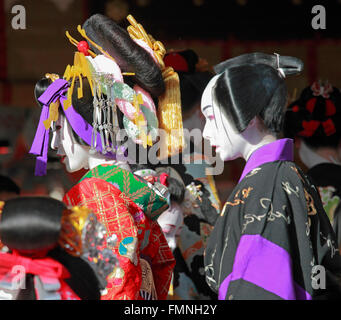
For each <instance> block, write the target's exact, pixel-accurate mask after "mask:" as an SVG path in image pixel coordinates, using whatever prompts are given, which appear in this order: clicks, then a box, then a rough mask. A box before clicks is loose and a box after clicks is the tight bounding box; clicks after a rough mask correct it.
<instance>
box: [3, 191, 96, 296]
mask: <svg viewBox="0 0 341 320" xmlns="http://www.w3.org/2000/svg"><path fill="white" fill-rule="evenodd" d="M65 209H66V207H65V205H64V204H63V202H61V201H58V200H55V199H52V198H48V197H20V198H15V199H11V200H8V201H6V202H5V205H4V207H3V210H2V214H1V221H0V239H1V242H2V243H3V244H4V245H5V246H6V247H8V248H9V250H16V251H18V252H19V253H20V254H22V255H27V256H31V257H34V256H37V257H40V256H41V255H43V256H44V255H47V256H49V257H51V258H53V259H55V260H57V261H59V262H60V263H61V264H63V265H64V266H65V268H66V269H67V270H68V271H69V273H70V275H71V277H70V278H69V279H66V280H65V282H66V283H68V285H69V286H70V287H71V289H72V290H73V291H74V292H75V293H76V294H77V295H78V296H79V297H80V298H81V299H86V300H98V299H100V285H99V281H98V279H97V277H96V275H95V273H94V271H93V269H92V268H91V266H90V265H89V264H88V263H87V262H86V261H84V260H83V259H81V258H77V257H73V256H71V255H69V254H68V253H66V252H65V251H64V250H63V249H62V248H61V247H60V246H58V239H59V234H60V232H61V218H62V212H63V210H65ZM46 252H48V253H47V254H46ZM18 299H36V296H35V289H34V284H33V276H32V275H27V277H26V289H23V290H22V292H20V293H19V296H18Z"/></svg>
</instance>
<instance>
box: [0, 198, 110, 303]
mask: <svg viewBox="0 0 341 320" xmlns="http://www.w3.org/2000/svg"><path fill="white" fill-rule="evenodd" d="M0 217H1V219H0V300H99V299H100V297H101V290H104V289H105V287H106V277H107V276H108V275H109V273H110V272H111V269H113V268H114V267H115V266H116V265H117V259H116V257H115V255H114V254H113V253H112V250H110V249H108V248H106V247H107V246H106V239H105V233H106V230H105V228H104V226H103V225H102V224H100V223H99V222H98V220H97V219H96V216H95V215H94V214H93V213H92V212H91V211H90V210H89V209H87V208H84V207H71V208H67V207H66V206H65V204H64V203H63V202H61V201H58V200H56V199H52V198H49V197H19V198H14V199H9V200H7V201H6V202H2V203H1V205H0ZM112 244H113V243H112Z"/></svg>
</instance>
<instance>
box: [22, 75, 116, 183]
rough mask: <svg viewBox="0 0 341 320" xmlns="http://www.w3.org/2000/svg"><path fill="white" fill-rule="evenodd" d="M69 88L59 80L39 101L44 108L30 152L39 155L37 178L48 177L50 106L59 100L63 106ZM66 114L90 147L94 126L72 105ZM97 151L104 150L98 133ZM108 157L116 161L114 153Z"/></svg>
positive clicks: (73, 127) (64, 82)
mask: <svg viewBox="0 0 341 320" xmlns="http://www.w3.org/2000/svg"><path fill="white" fill-rule="evenodd" d="M68 88H69V83H68V82H67V81H66V80H64V79H57V80H55V81H54V82H53V83H51V84H50V86H49V87H48V88H47V89H46V91H45V92H44V93H43V94H42V95H41V96H40V97H39V99H38V100H39V101H40V102H41V103H42V104H43V108H42V111H41V114H40V119H39V123H38V127H37V131H36V134H35V137H34V140H33V143H32V146H31V150H30V151H29V153H31V154H34V155H37V159H36V166H35V172H34V174H35V175H36V176H44V175H46V165H47V153H48V145H49V132H50V128H49V129H47V130H46V128H45V126H44V123H43V122H44V121H45V120H47V119H48V117H49V105H50V104H51V103H53V102H56V101H57V100H58V99H59V100H60V103H61V105H62V106H63V104H64V101H65V100H66V99H67V98H66V93H67V90H68ZM64 113H65V116H66V118H67V120H68V122H69V124H70V125H71V127H72V129H73V130H74V131H75V133H76V134H77V135H78V136H79V137H80V138H82V139H83V140H84V141H85V142H86V143H87V144H88V145H91V135H92V126H91V125H90V124H88V123H87V122H86V121H85V120H84V119H83V118H82V116H81V115H80V114H79V113H78V112H76V110H75V109H74V108H73V106H72V105H71V106H70V107H69V108H68V109H67V110H64ZM96 150H97V151H98V152H100V153H101V152H102V150H103V148H102V143H101V137H100V134H99V133H98V132H97V146H96ZM106 156H108V157H111V158H114V159H116V155H115V154H113V153H107V154H106Z"/></svg>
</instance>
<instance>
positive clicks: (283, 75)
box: [274, 52, 285, 79]
mask: <svg viewBox="0 0 341 320" xmlns="http://www.w3.org/2000/svg"><path fill="white" fill-rule="evenodd" d="M274 55H275V56H276V57H277V70H278V72H279V74H280V75H281V77H282V78H283V79H285V72H284V70H283V69H282V68H280V67H279V54H278V53H276V52H274Z"/></svg>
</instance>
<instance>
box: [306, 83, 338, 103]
mask: <svg viewBox="0 0 341 320" xmlns="http://www.w3.org/2000/svg"><path fill="white" fill-rule="evenodd" d="M310 88H311V90H312V91H313V95H314V96H322V97H323V98H325V99H328V98H329V94H330V93H331V92H332V91H333V86H332V85H331V84H330V83H329V82H327V83H326V84H325V85H321V83H320V82H317V81H315V82H314V83H313V84H312V85H311V87H310Z"/></svg>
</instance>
